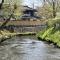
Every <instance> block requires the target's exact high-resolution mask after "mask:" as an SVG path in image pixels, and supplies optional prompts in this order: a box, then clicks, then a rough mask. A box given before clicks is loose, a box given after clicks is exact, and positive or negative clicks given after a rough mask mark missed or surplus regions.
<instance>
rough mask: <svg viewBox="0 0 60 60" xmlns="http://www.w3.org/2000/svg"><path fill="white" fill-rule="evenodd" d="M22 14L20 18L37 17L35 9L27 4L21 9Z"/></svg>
mask: <svg viewBox="0 0 60 60" xmlns="http://www.w3.org/2000/svg"><path fill="white" fill-rule="evenodd" d="M22 12H23V15H22V17H21V19H24V20H26V19H38V18H39V17H38V16H37V10H36V9H33V8H30V7H28V6H24V9H23V11H22Z"/></svg>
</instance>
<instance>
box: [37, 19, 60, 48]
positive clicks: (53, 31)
mask: <svg viewBox="0 0 60 60" xmlns="http://www.w3.org/2000/svg"><path fill="white" fill-rule="evenodd" d="M52 21H53V22H52ZM52 21H50V22H49V21H48V27H47V29H45V30H43V31H40V32H39V33H38V34H37V37H38V39H40V40H43V41H47V42H49V43H53V44H54V45H56V46H58V47H60V23H59V21H60V19H55V20H52ZM57 24H59V25H58V26H57Z"/></svg>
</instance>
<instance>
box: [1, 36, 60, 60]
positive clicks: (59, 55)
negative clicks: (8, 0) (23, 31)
mask: <svg viewBox="0 0 60 60" xmlns="http://www.w3.org/2000/svg"><path fill="white" fill-rule="evenodd" d="M3 44H4V45H2V46H0V60H60V49H57V48H54V47H52V46H50V45H47V44H45V43H44V42H41V41H38V40H37V39H36V38H35V37H34V36H28V37H27V36H21V37H14V38H12V39H10V40H8V41H5V42H4V43H3Z"/></svg>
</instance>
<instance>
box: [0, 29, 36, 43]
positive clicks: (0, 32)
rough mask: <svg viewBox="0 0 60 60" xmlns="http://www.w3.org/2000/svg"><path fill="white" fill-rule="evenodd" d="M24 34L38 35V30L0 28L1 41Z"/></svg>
mask: <svg viewBox="0 0 60 60" xmlns="http://www.w3.org/2000/svg"><path fill="white" fill-rule="evenodd" d="M24 35H36V32H24V33H20V32H13V33H11V32H9V31H8V30H0V43H2V42H3V41H5V40H7V39H10V38H11V37H13V36H24Z"/></svg>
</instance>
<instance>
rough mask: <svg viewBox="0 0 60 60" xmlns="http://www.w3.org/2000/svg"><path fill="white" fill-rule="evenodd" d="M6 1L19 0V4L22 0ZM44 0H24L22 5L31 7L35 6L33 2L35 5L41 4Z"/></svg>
mask: <svg viewBox="0 0 60 60" xmlns="http://www.w3.org/2000/svg"><path fill="white" fill-rule="evenodd" d="M1 1H2V0H0V3H1ZM5 1H6V2H8V1H9V2H11V1H13V2H15V1H18V4H19V1H20V0H5ZM41 1H42V0H23V4H22V5H28V6H30V7H33V3H34V6H35V7H36V6H41V5H42V3H41ZM16 3H17V2H16Z"/></svg>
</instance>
